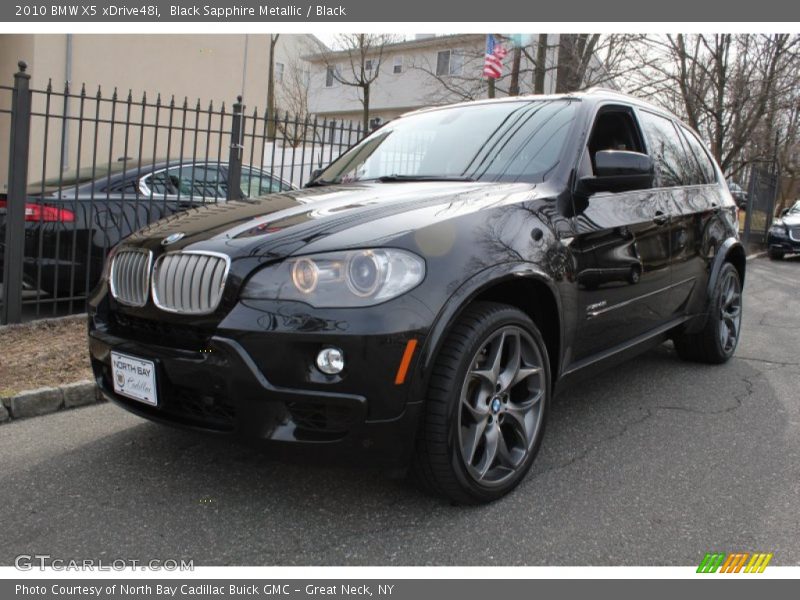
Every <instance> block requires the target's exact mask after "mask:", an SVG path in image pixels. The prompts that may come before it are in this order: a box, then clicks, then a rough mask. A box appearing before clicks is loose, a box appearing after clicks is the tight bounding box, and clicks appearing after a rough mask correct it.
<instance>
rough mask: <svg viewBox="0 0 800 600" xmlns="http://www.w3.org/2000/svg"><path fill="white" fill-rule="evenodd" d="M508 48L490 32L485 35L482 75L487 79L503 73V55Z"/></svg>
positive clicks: (496, 77)
mask: <svg viewBox="0 0 800 600" xmlns="http://www.w3.org/2000/svg"><path fill="white" fill-rule="evenodd" d="M506 54H508V50H506V49H505V48H504V47H503V44H501V43H500V42H498V41H497V40H496V39H495V37H494V35H492V34H491V33H490V34H489V35H487V36H486V59H485V60H484V62H483V75H484V77H486V78H487V79H498V78H499V77H502V75H503V57H504V56H505V55H506Z"/></svg>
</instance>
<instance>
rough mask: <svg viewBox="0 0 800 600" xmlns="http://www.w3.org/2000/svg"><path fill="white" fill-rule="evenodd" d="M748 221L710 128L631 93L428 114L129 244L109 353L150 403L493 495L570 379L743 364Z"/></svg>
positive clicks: (115, 276)
mask: <svg viewBox="0 0 800 600" xmlns="http://www.w3.org/2000/svg"><path fill="white" fill-rule="evenodd" d="M735 211H736V207H735V203H734V202H733V199H732V198H731V195H730V193H729V191H728V188H727V186H726V184H725V180H724V179H723V176H722V174H721V172H720V170H719V168H718V167H717V165H715V164H714V162H713V160H712V159H711V157H710V155H709V153H708V152H707V151H706V149H705V148H704V147H703V145H702V143H701V142H700V141H699V139H698V137H697V136H696V135H695V134H694V133H693V132H692V131H690V130H689V129H688V128H687V127H685V126H684V125H683V124H681V123H680V122H678V121H677V120H676V119H675V118H674V117H672V116H671V115H669V114H667V113H664V112H663V111H661V110H659V109H657V108H655V107H652V106H650V105H648V104H644V103H642V102H639V101H637V100H635V99H633V98H630V97H627V96H623V95H619V94H616V93H611V92H606V91H602V90H598V91H593V92H590V93H584V94H576V95H569V96H540V97H537V96H533V97H527V98H508V99H503V100H495V101H479V102H473V103H468V104H461V105H454V106H449V107H441V108H435V109H429V110H423V111H419V112H415V113H412V114H409V115H407V116H404V117H402V118H399V119H397V120H394V121H392V122H390V123H388V124H386V125H384V126H383V127H382V128H381V129H379V130H378V131H376V132H374V133H373V134H371V135H370V136H369V137H367V138H366V139H365V140H363V141H362V142H360V143H359V144H358V145H356V146H355V147H354V148H352V149H351V150H349V151H348V152H346V153H345V154H344V155H342V156H341V157H340V158H339V159H337V160H336V161H335V162H334V163H333V164H332V165H330V166H329V167H328V168H327V169H325V170H324V171H323V172H322V173H320V174H319V175H318V177H317V178H316V179H315V180H314V181H312V183H311V184H310V186H309V188H308V189H305V190H301V191H292V192H287V193H281V194H273V195H269V196H265V197H263V198H256V199H251V200H248V201H244V202H240V203H236V204H235V205H234V204H233V203H228V204H225V205H218V206H207V207H202V208H198V209H192V210H190V211H188V212H185V213H182V214H180V215H175V216H174V217H170V218H168V219H165V220H163V221H160V222H158V223H154V224H152V225H150V226H149V227H146V228H145V229H143V230H141V231H139V232H137V233H135V234H133V235H132V236H131V237H130V238H128V239H127V240H126V241H125V242H124V243H123V244H122V245H120V246H117V247H116V248H115V250H114V252H113V258H112V260H110V262H109V267H108V270H107V272H106V273H105V277H104V278H103V280H102V283H101V285H100V286H99V287H98V288H97V289H96V290H95V291H94V293H93V295H92V298H91V300H90V325H89V328H90V333H89V342H90V348H91V357H92V367H93V369H94V374H95V376H96V378H97V383H98V385H99V386H100V389H101V391H102V394H103V395H104V396H105V397H107V398H109V399H110V400H113V401H114V402H117V403H118V404H120V405H121V406H123V407H125V408H126V409H128V410H130V411H132V412H134V413H136V414H139V415H141V416H143V417H146V418H148V419H153V420H155V421H160V422H163V423H169V424H174V425H181V426H186V427H191V428H198V429H202V430H210V431H216V432H225V433H231V434H238V435H241V436H245V437H248V438H251V439H255V440H260V441H263V442H265V443H268V445H269V444H271V445H272V447H273V448H282V449H287V448H288V449H289V450H290V451H299V450H300V449H301V448H308V449H310V450H313V451H316V452H318V453H320V455H324V456H328V455H330V454H334V453H335V451H342V452H344V453H345V454H348V453H350V454H352V453H356V454H359V455H360V456H361V457H362V458H367V457H374V458H380V459H382V460H383V461H384V462H385V463H386V464H387V465H392V466H395V467H398V466H400V467H405V466H410V468H411V473H412V474H413V476H414V477H415V478H416V480H417V481H419V482H420V483H421V484H422V485H424V486H425V487H427V488H429V489H430V490H433V491H435V492H437V493H440V494H444V495H446V496H448V497H450V498H452V499H454V500H455V501H457V502H461V503H477V502H487V501H490V500H493V499H496V498H499V497H500V496H502V495H503V494H505V493H507V492H508V491H509V490H511V489H512V488H514V486H516V485H517V484H518V483H519V482H520V480H521V479H522V478H523V477H524V475H525V473H526V472H527V471H528V469H529V467H530V466H531V463H532V461H533V459H534V456H535V455H536V452H537V450H538V448H539V445H540V443H541V441H542V434H543V431H544V424H545V418H546V415H547V412H548V409H549V407H550V402H551V401H552V398H553V395H554V393H556V392H557V391H559V390H561V389H563V387H564V386H566V385H568V384H569V383H570V382H574V381H577V380H578V379H579V378H581V377H587V376H591V375H592V373H595V372H596V371H597V369H599V368H602V367H607V366H609V365H611V364H615V363H618V362H620V361H622V360H624V359H626V358H628V357H630V356H632V355H633V354H635V353H638V352H641V351H643V350H645V349H647V348H650V347H652V346H654V345H656V344H659V343H661V342H663V341H665V340H667V339H668V338H672V339H673V340H674V342H675V346H676V348H677V352H678V354H679V355H680V356H681V357H682V358H684V359H689V360H698V361H705V362H709V363H721V362H724V361H726V360H728V359H729V358H730V357H731V355H732V354H733V352H734V350H735V348H736V345H737V341H738V338H739V331H740V329H739V326H740V322H741V307H742V298H741V290H742V282H743V280H744V270H745V255H744V251H743V248H742V246H741V244H740V243H739V241H738V239H737V227H736V216H735ZM587 270H588V271H590V275H589V276H586V275H585V274H584V272H585V271H587ZM604 274H605V275H604ZM589 280H591V284H590V285H587V284H586V283H585V282H586V281H589ZM621 385H622V383H621Z"/></svg>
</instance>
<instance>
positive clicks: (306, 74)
mask: <svg viewBox="0 0 800 600" xmlns="http://www.w3.org/2000/svg"><path fill="white" fill-rule="evenodd" d="M300 81H301V82H302V84H303V85H304V86H305V87H308V84H309V83H311V71H309V70H308V69H303V70H302V71H300Z"/></svg>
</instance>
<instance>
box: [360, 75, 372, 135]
mask: <svg viewBox="0 0 800 600" xmlns="http://www.w3.org/2000/svg"><path fill="white" fill-rule="evenodd" d="M369 87H370V84H369V83H367V84H365V85H364V86H363V87H362V88H361V91H362V92H363V96H364V98H363V100H362V101H361V103H362V105H363V107H364V112H363V114H362V117H361V122H362V123H363V125H364V134H365V135H366V134H367V133H368V132H369Z"/></svg>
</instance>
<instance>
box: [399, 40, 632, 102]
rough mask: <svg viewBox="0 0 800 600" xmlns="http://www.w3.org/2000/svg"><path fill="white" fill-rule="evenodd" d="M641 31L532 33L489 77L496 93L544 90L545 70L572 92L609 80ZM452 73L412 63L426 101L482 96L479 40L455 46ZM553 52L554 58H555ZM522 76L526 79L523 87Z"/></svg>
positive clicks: (622, 70) (623, 65) (622, 67)
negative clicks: (456, 64)
mask: <svg viewBox="0 0 800 600" xmlns="http://www.w3.org/2000/svg"><path fill="white" fill-rule="evenodd" d="M639 37H641V36H637V35H632V34H613V35H601V34H591V35H590V34H563V35H560V36H549V35H548V34H540V35H538V36H534V38H533V39H532V40H530V41H529V43H527V44H522V45H520V46H516V47H515V48H514V49H513V50H512V51H511V53H510V60H508V69H507V72H506V73H504V74H503V76H502V77H500V78H498V79H496V80H491V82H490V83H493V85H494V88H495V91H496V93H497V95H498V96H515V95H518V94H521V93H525V91H526V89H528V90H531V91H533V93H536V94H543V93H545V91H546V90H545V83H546V81H547V75H548V73H550V74H553V73H555V74H556V91H558V92H573V91H579V90H583V89H586V88H589V87H592V86H597V85H616V84H615V83H614V82H615V81H616V80H617V79H618V78H620V77H623V76H625V75H626V74H627V71H628V70H630V69H631V68H632V66H631V65H630V64H628V63H627V62H626V61H625V58H626V57H627V53H628V46H629V44H630V43H631V42H632V41H633V40H635V39H638V38H639ZM460 52H461V55H460V64H461V65H462V68H461V70H460V72H458V73H442V72H439V69H438V68H437V66H438V65H436V64H430V63H428V62H425V61H424V60H423V61H421V63H419V64H416V65H414V68H416V69H418V70H421V71H423V72H424V73H426V74H427V75H428V76H429V78H430V81H431V83H432V92H431V94H430V96H429V98H428V100H429V101H431V102H432V103H442V102H452V101H454V100H477V99H479V98H485V97H486V96H487V93H488V92H489V90H490V86H489V85H488V84H487V80H486V79H485V78H484V77H483V74H482V72H483V61H484V50H483V44H482V43H477V44H472V45H471V46H470V47H468V48H467V49H461V50H460ZM555 57H557V59H556V58H555ZM523 82H530V83H527V86H530V87H527V88H526V87H525V86H524V85H523Z"/></svg>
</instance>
